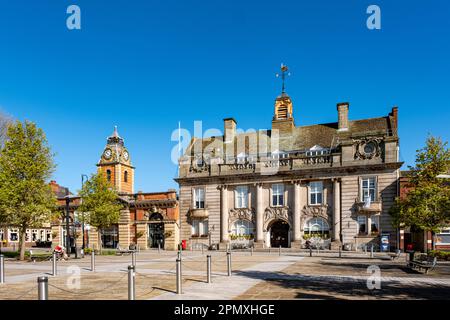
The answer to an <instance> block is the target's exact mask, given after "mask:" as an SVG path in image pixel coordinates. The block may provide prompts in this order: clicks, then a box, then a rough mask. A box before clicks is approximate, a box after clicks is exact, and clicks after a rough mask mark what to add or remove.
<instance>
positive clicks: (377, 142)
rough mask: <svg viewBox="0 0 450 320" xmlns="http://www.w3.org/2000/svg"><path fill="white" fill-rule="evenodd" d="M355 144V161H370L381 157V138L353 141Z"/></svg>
mask: <svg viewBox="0 0 450 320" xmlns="http://www.w3.org/2000/svg"><path fill="white" fill-rule="evenodd" d="M353 142H354V143H355V149H356V150H355V159H356V160H370V159H373V158H378V157H380V156H381V144H382V142H383V138H380V137H367V138H363V139H354V140H353Z"/></svg>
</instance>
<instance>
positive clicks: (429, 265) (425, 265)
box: [408, 256, 437, 273]
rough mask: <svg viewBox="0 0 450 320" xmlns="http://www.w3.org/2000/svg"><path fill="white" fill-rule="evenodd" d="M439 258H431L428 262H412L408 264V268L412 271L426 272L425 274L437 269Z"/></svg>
mask: <svg viewBox="0 0 450 320" xmlns="http://www.w3.org/2000/svg"><path fill="white" fill-rule="evenodd" d="M436 263H437V258H436V257H431V256H429V257H428V258H427V259H426V260H412V261H409V262H408V267H409V268H411V269H417V270H419V271H422V270H424V271H425V273H428V271H430V270H433V269H434V268H435V267H436Z"/></svg>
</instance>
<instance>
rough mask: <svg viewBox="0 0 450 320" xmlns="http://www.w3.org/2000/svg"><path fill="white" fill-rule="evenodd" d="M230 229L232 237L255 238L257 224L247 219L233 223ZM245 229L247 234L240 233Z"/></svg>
mask: <svg viewBox="0 0 450 320" xmlns="http://www.w3.org/2000/svg"><path fill="white" fill-rule="evenodd" d="M230 229H231V232H230V235H233V236H237V237H243V236H250V237H253V238H254V236H255V232H256V227H255V224H254V223H253V222H252V221H250V220H247V219H237V220H235V221H233V223H232V224H231V228H230ZM243 229H244V230H245V232H244V233H242V232H240V231H241V230H243Z"/></svg>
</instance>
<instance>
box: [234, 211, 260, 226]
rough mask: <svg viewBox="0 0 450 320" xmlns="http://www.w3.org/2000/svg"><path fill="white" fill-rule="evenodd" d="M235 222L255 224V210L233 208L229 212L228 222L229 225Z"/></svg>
mask: <svg viewBox="0 0 450 320" xmlns="http://www.w3.org/2000/svg"><path fill="white" fill-rule="evenodd" d="M236 220H248V221H251V222H253V223H254V222H255V208H234V209H231V210H230V213H229V216H228V221H229V225H231V224H232V223H233V222H234V221H236Z"/></svg>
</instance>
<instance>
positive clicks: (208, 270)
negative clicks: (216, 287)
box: [206, 254, 211, 283]
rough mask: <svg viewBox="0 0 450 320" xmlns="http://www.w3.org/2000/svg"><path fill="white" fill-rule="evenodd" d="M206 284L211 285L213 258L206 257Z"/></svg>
mask: <svg viewBox="0 0 450 320" xmlns="http://www.w3.org/2000/svg"><path fill="white" fill-rule="evenodd" d="M206 282H208V283H211V256H210V255H209V254H208V255H207V256H206Z"/></svg>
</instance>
